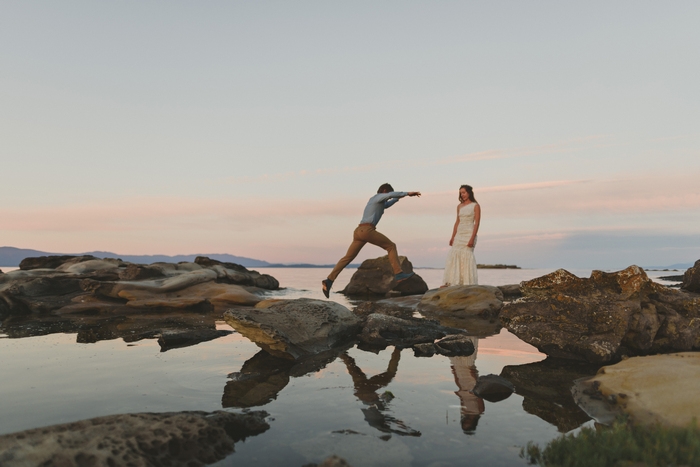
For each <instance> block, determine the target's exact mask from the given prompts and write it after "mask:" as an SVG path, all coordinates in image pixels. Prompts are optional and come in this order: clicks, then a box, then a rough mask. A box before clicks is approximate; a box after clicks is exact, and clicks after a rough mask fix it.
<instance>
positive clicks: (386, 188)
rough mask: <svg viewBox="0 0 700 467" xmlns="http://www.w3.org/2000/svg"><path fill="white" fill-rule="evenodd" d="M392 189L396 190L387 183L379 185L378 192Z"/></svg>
mask: <svg viewBox="0 0 700 467" xmlns="http://www.w3.org/2000/svg"><path fill="white" fill-rule="evenodd" d="M392 191H394V187H393V186H391V185H389V184H388V183H385V184H383V185H382V186H380V187H379V189H378V190H377V193H391V192H392Z"/></svg>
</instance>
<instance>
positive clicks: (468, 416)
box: [449, 337, 484, 434]
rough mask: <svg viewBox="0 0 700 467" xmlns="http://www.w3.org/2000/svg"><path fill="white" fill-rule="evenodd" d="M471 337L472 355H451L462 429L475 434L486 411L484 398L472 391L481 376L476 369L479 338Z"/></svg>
mask: <svg viewBox="0 0 700 467" xmlns="http://www.w3.org/2000/svg"><path fill="white" fill-rule="evenodd" d="M470 339H471V341H472V343H473V344H474V353H473V354H472V355H470V356H468V357H449V358H450V364H451V365H450V366H451V368H452V374H453V375H454V378H455V383H457V387H458V388H459V389H458V390H457V391H455V394H457V397H459V401H460V406H461V416H460V424H461V425H462V431H464V433H466V434H473V433H474V432H475V431H476V426H477V424H478V423H479V418H480V417H481V414H483V413H484V400H483V399H482V398H481V397H479V396H477V395H475V394H474V393H473V392H472V390H473V389H474V386H476V382H477V380H478V378H479V372H478V371H477V369H476V354H477V351H478V346H479V339H478V338H476V337H470Z"/></svg>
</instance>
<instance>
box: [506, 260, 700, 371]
mask: <svg viewBox="0 0 700 467" xmlns="http://www.w3.org/2000/svg"><path fill="white" fill-rule="evenodd" d="M521 289H522V291H523V294H524V297H523V298H521V299H519V300H517V301H515V302H512V303H509V304H506V306H505V307H504V308H503V310H502V311H501V321H502V322H503V325H504V326H505V327H506V328H507V329H508V330H509V331H511V332H512V333H513V334H515V335H516V336H518V337H519V338H520V339H522V340H524V341H525V342H527V343H529V344H531V345H534V346H535V347H537V349H538V350H539V351H540V352H543V353H546V354H547V355H549V356H552V357H556V358H570V359H577V360H585V361H588V362H591V363H606V362H613V361H617V360H619V359H620V358H622V357H623V356H625V355H626V356H634V355H648V354H655V353H667V352H678V351H685V350H691V349H700V319H698V318H700V297H699V296H697V295H695V294H689V293H685V292H681V291H677V290H673V289H670V288H668V287H665V286H663V285H661V284H657V283H655V282H653V281H651V280H650V279H649V278H648V277H647V275H646V274H645V273H644V271H643V270H642V269H641V268H639V267H637V266H630V267H629V268H627V269H625V270H623V271H619V272H616V273H605V272H602V271H593V272H592V273H591V277H590V278H588V279H583V278H579V277H576V276H575V275H573V274H571V273H569V272H567V271H565V270H563V269H560V270H558V271H555V272H553V273H551V274H548V275H546V276H542V277H539V278H537V279H533V280H530V281H526V282H523V283H522V284H521Z"/></svg>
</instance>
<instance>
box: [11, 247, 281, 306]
mask: <svg viewBox="0 0 700 467" xmlns="http://www.w3.org/2000/svg"><path fill="white" fill-rule="evenodd" d="M197 261H198V263H187V262H183V263H178V264H174V263H153V264H151V265H141V264H132V263H126V262H124V261H121V260H119V259H112V258H105V259H98V258H95V257H93V256H46V257H41V258H26V259H25V260H24V261H23V262H22V269H20V270H16V271H12V272H11V273H8V274H3V275H2V277H0V316H3V315H22V314H30V313H34V314H47V313H57V314H66V313H80V312H88V311H89V312H91V313H94V312H95V311H97V312H99V313H106V312H110V315H111V316H113V315H114V313H112V312H113V311H115V310H116V309H117V308H119V309H120V310H121V311H124V308H123V307H121V308H120V307H116V306H115V304H127V305H128V306H129V307H132V308H138V309H144V310H148V309H160V310H166V309H188V310H197V311H207V310H216V311H219V312H223V310H225V309H226V308H228V307H231V306H234V305H250V306H252V305H254V304H256V303H257V302H259V301H260V300H261V297H260V296H259V294H258V293H259V292H260V290H259V288H267V289H276V288H278V286H279V283H278V282H277V280H276V279H274V278H273V277H271V276H268V275H266V274H259V273H258V272H256V271H249V270H247V269H246V268H244V267H243V266H240V265H237V264H233V263H221V262H218V261H214V260H210V259H209V258H205V257H198V258H197ZM86 303H87V305H85V304H86ZM100 304H101V305H102V306H100Z"/></svg>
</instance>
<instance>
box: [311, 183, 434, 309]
mask: <svg viewBox="0 0 700 467" xmlns="http://www.w3.org/2000/svg"><path fill="white" fill-rule="evenodd" d="M404 196H420V192H419V191H410V192H405V191H394V189H393V188H392V186H391V185H389V184H388V183H385V184H383V185H382V186H380V187H379V189H378V190H377V194H376V195H374V196H372V197H371V198H370V199H369V201H368V202H367V206H366V207H365V212H364V214H363V215H362V220H361V221H360V225H358V226H357V228H356V229H355V232H354V233H353V236H352V243H351V244H350V247H349V248H348V252H347V253H346V254H345V256H343V257H342V258H341V259H340V261H338V264H336V265H335V267H334V268H333V271H331V273H330V274H329V275H328V279H326V280H323V281H321V284H322V286H323V295H325V296H326V298H328V297H329V294H330V292H331V287H332V286H333V281H335V279H336V278H337V277H338V274H340V271H342V270H343V269H344V268H345V266H347V265H348V264H350V261H352V260H353V259H355V256H357V254H358V253H359V252H360V250H361V249H362V247H363V246H365V244H366V243H371V244H372V245H377V246H378V247H380V248H384V249H385V250H386V251H387V253H388V254H389V263H390V264H391V268H392V269H393V270H394V281H396V282H401V281H404V280H406V279H408V278H409V277H411V276H412V275H413V273H412V272H401V266H400V265H399V254H398V253H397V251H396V244H395V243H394V242H392V241H391V240H389V239H388V238H386V236H384V235H382V234H380V233H379V232H377V223H378V222H379V219H381V218H382V214H384V210H385V209H386V208H390V207H391V206H393V205H394V204H396V203H397V202H398V201H399V199H401V198H403V197H404Z"/></svg>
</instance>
